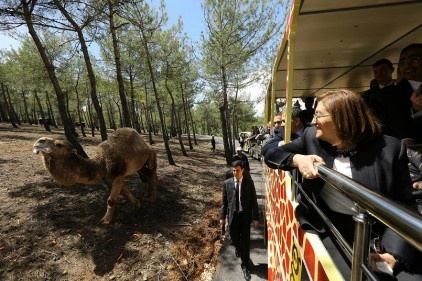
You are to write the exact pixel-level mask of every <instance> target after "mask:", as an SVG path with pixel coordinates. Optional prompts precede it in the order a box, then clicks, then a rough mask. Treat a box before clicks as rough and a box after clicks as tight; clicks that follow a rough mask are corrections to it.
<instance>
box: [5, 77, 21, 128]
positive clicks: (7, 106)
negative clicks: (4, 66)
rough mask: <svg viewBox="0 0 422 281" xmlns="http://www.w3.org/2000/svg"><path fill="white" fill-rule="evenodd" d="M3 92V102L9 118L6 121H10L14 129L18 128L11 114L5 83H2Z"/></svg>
mask: <svg viewBox="0 0 422 281" xmlns="http://www.w3.org/2000/svg"><path fill="white" fill-rule="evenodd" d="M1 92H2V94H3V102H4V108H5V111H6V115H7V116H8V118H6V120H5V121H7V120H9V122H10V124H11V125H12V127H13V128H17V127H18V126H17V125H16V123H15V120H14V119H13V116H12V114H11V112H10V108H9V101H8V100H7V95H6V86H4V83H1Z"/></svg>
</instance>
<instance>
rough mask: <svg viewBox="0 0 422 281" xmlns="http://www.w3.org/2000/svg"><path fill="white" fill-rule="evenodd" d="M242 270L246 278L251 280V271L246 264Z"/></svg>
mask: <svg viewBox="0 0 422 281" xmlns="http://www.w3.org/2000/svg"><path fill="white" fill-rule="evenodd" d="M242 271H243V276H244V277H245V280H251V273H250V272H249V269H248V268H247V267H246V266H242Z"/></svg>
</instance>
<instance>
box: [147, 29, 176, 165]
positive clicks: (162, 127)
mask: <svg viewBox="0 0 422 281" xmlns="http://www.w3.org/2000/svg"><path fill="white" fill-rule="evenodd" d="M140 31H141V35H142V38H141V39H142V44H143V47H144V49H145V54H146V60H147V65H148V70H149V74H150V76H151V82H152V88H153V91H154V95H155V102H156V104H157V110H158V115H159V117H160V123H161V130H162V132H163V140H164V146H165V148H166V152H167V159H168V162H169V164H170V165H176V163H175V162H174V160H173V156H172V154H171V150H170V145H169V141H168V138H167V132H166V131H167V130H166V126H165V124H164V121H163V120H164V116H163V113H162V111H161V105H160V97H159V95H158V90H157V87H156V85H155V83H156V82H155V75H154V70H153V68H152V62H151V54H150V52H149V48H148V43H147V42H148V41H147V38H146V36H145V33H144V29H143V28H142V27H141V28H140Z"/></svg>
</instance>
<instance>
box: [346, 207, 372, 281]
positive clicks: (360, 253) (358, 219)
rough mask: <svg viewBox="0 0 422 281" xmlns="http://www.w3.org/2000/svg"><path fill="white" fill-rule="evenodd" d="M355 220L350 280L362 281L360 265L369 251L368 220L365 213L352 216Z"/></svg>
mask: <svg viewBox="0 0 422 281" xmlns="http://www.w3.org/2000/svg"><path fill="white" fill-rule="evenodd" d="M353 220H354V221H355V238H354V241H353V255H352V272H351V276H350V280H351V281H362V280H363V271H362V267H361V265H362V264H363V263H364V262H365V263H366V262H367V261H368V252H369V231H370V226H369V220H368V215H367V214H366V213H359V214H357V215H354V216H353Z"/></svg>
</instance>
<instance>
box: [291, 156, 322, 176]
mask: <svg viewBox="0 0 422 281" xmlns="http://www.w3.org/2000/svg"><path fill="white" fill-rule="evenodd" d="M292 164H293V165H292V166H294V167H298V169H299V171H300V173H301V174H302V176H303V178H305V179H314V178H317V177H318V165H320V164H325V162H324V160H323V159H322V158H321V157H319V156H318V155H302V154H296V155H295V156H294V157H293V159H292Z"/></svg>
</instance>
